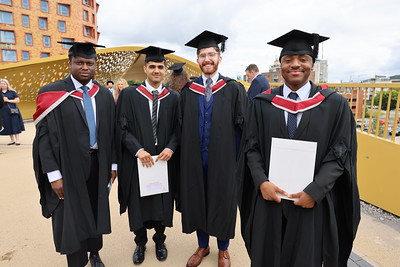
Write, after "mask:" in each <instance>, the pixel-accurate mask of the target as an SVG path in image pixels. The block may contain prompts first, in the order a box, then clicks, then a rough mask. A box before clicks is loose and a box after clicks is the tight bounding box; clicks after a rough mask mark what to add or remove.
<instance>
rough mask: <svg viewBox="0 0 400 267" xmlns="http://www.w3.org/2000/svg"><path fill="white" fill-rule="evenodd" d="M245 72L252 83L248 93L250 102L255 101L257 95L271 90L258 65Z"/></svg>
mask: <svg viewBox="0 0 400 267" xmlns="http://www.w3.org/2000/svg"><path fill="white" fill-rule="evenodd" d="M245 71H246V75H247V77H249V82H251V84H250V87H249V90H248V91H247V96H248V97H249V100H250V101H253V98H254V97H255V96H256V95H258V94H260V93H262V92H264V91H266V90H268V89H269V88H270V86H269V82H268V80H267V78H265V77H264V75H262V74H261V73H260V71H259V70H258V67H257V65H256V64H250V65H249V66H247V68H246V70H245Z"/></svg>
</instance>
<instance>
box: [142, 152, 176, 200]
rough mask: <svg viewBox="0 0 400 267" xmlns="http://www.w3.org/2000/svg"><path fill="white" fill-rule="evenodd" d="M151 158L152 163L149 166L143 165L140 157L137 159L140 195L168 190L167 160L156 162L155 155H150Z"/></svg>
mask: <svg viewBox="0 0 400 267" xmlns="http://www.w3.org/2000/svg"><path fill="white" fill-rule="evenodd" d="M152 158H153V160H154V165H153V166H151V167H150V168H147V167H143V165H142V162H141V161H140V159H137V165H138V172H139V187H140V196H141V197H145V196H151V195H156V194H162V193H168V192H169V187H168V165H167V161H164V160H159V161H157V162H156V158H157V156H152Z"/></svg>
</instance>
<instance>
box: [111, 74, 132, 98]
mask: <svg viewBox="0 0 400 267" xmlns="http://www.w3.org/2000/svg"><path fill="white" fill-rule="evenodd" d="M128 86H129V84H128V82H127V81H126V80H125V79H124V78H119V79H118V80H117V81H116V82H115V85H114V99H115V103H117V101H118V96H119V94H120V93H121V91H122V90H124V88H126V87H128Z"/></svg>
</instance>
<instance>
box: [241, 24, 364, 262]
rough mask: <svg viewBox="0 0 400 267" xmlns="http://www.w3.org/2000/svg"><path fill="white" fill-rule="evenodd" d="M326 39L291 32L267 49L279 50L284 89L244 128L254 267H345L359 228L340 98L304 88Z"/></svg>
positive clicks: (347, 115) (352, 155) (257, 102)
mask: <svg viewBox="0 0 400 267" xmlns="http://www.w3.org/2000/svg"><path fill="white" fill-rule="evenodd" d="M327 39H329V38H327V37H324V36H320V35H318V34H315V33H314V34H309V33H306V32H302V31H298V30H293V31H291V32H289V33H287V34H285V35H283V36H281V37H279V38H277V39H275V40H273V41H271V42H270V43H269V44H271V45H274V46H278V47H282V52H281V55H280V58H279V60H280V62H281V72H282V76H283V77H284V79H285V83H284V85H282V86H280V87H278V88H274V89H273V90H271V91H269V92H266V93H262V94H259V95H258V96H256V97H255V99H254V103H253V105H252V108H251V111H250V114H248V124H247V126H246V127H245V128H246V130H247V133H246V144H245V153H246V159H247V166H248V167H249V171H250V174H251V178H250V177H249V179H248V180H246V179H245V181H244V191H243V197H242V203H241V212H242V224H243V228H242V229H243V233H242V234H243V237H244V239H245V243H246V247H247V249H248V252H249V255H250V258H251V263H252V266H253V267H256V266H260V267H261V266H276V267H283V266H288V267H289V266H322V265H323V266H325V267H328V266H347V260H348V257H349V255H350V253H351V249H352V244H353V240H354V237H355V234H356V230H357V227H358V223H359V220H360V207H359V195H358V188H357V182H356V153H357V143H356V134H355V123H354V119H353V114H352V112H351V110H350V108H349V104H348V102H347V100H346V99H345V98H344V97H342V96H340V95H339V94H337V93H335V92H333V91H331V90H329V89H323V88H322V87H321V86H317V85H315V84H313V83H312V82H310V81H309V76H310V74H311V70H312V68H313V65H314V62H315V59H316V58H317V55H318V44H319V43H320V42H323V41H325V40H327ZM288 181H290V182H289V183H287V182H288ZM285 182H286V185H285ZM292 186H300V187H299V188H300V189H294V191H293V189H290V187H292ZM250 188H253V190H251V189H250ZM284 198H285V199H284Z"/></svg>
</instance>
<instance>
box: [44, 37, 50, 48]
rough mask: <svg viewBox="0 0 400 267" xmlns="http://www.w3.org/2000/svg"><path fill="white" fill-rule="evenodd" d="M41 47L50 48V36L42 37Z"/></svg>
mask: <svg viewBox="0 0 400 267" xmlns="http://www.w3.org/2000/svg"><path fill="white" fill-rule="evenodd" d="M43 46H44V47H50V46H51V38H50V36H47V35H43Z"/></svg>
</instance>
